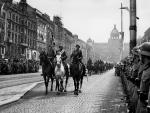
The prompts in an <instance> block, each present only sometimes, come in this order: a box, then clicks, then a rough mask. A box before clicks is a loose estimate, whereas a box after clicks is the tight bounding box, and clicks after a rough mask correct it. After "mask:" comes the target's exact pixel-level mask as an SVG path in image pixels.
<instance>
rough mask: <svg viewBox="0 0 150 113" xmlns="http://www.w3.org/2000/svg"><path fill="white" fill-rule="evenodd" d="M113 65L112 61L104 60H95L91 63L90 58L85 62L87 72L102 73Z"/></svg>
mask: <svg viewBox="0 0 150 113" xmlns="http://www.w3.org/2000/svg"><path fill="white" fill-rule="evenodd" d="M113 67H114V64H113V63H108V62H104V61H102V60H97V61H95V62H94V63H92V60H91V59H89V60H88V62H87V69H88V71H89V73H94V74H98V73H103V72H105V71H107V70H110V69H112V68H113Z"/></svg>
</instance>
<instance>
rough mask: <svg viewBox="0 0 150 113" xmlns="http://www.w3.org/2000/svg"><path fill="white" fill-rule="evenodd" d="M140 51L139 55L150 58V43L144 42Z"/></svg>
mask: <svg viewBox="0 0 150 113" xmlns="http://www.w3.org/2000/svg"><path fill="white" fill-rule="evenodd" d="M139 48H140V51H139V53H140V54H141V55H145V56H149V57H150V42H144V43H143V44H141V45H140V47H139Z"/></svg>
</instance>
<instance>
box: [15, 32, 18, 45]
mask: <svg viewBox="0 0 150 113" xmlns="http://www.w3.org/2000/svg"><path fill="white" fill-rule="evenodd" d="M17 40H18V36H17V34H15V43H16V44H17Z"/></svg>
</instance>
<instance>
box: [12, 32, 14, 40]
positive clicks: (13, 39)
mask: <svg viewBox="0 0 150 113" xmlns="http://www.w3.org/2000/svg"><path fill="white" fill-rule="evenodd" d="M12 42H14V33H12Z"/></svg>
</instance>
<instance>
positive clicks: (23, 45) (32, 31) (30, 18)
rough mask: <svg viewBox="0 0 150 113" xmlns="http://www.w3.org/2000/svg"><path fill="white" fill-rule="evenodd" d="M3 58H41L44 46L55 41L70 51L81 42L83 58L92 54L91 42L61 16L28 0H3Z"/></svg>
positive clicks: (0, 4) (0, 7)
mask: <svg viewBox="0 0 150 113" xmlns="http://www.w3.org/2000/svg"><path fill="white" fill-rule="evenodd" d="M0 12H1V14H0V58H10V59H11V58H25V59H35V60H39V54H40V52H41V51H42V50H46V51H48V48H49V47H50V46H51V45H52V44H53V43H55V45H56V48H55V49H56V50H57V49H58V47H59V45H62V46H63V47H64V49H65V50H66V52H67V55H68V59H67V62H68V63H69V62H70V55H71V53H72V51H73V50H74V48H75V45H76V44H79V45H80V46H81V50H82V52H83V56H84V58H83V62H84V63H86V62H87V59H88V58H89V56H88V55H91V54H90V51H88V48H90V47H91V46H90V45H89V43H88V44H87V43H86V42H84V41H82V40H81V39H79V38H78V35H73V34H72V32H71V31H69V30H68V29H67V28H64V27H63V23H62V21H61V18H60V17H58V16H54V17H53V21H51V20H50V17H49V15H47V14H44V13H42V12H41V11H39V10H38V9H36V8H33V7H32V6H30V5H29V4H28V3H27V1H26V0H20V1H19V2H13V0H1V1H0Z"/></svg>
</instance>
